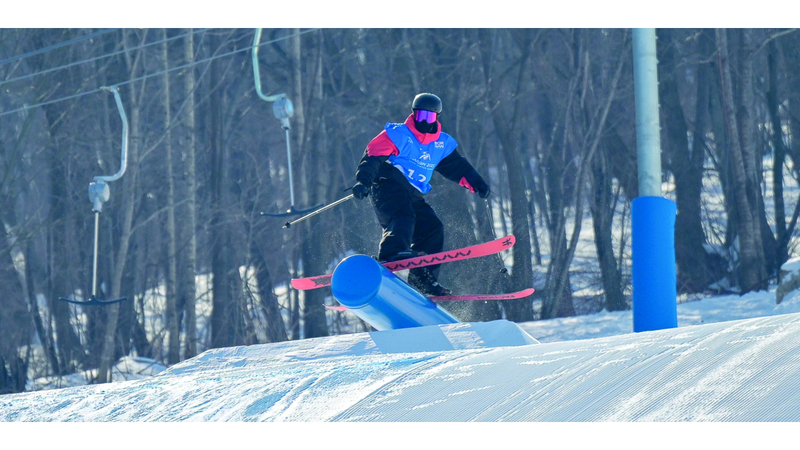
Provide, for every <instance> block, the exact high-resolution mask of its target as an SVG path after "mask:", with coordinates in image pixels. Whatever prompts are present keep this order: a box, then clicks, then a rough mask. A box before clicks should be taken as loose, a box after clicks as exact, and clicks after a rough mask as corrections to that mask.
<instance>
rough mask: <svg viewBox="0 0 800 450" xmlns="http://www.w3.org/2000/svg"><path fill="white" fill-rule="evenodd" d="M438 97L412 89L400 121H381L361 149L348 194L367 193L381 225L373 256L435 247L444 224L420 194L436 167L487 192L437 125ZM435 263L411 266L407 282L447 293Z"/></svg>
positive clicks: (394, 256) (393, 257) (389, 257)
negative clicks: (375, 133) (405, 114)
mask: <svg viewBox="0 0 800 450" xmlns="http://www.w3.org/2000/svg"><path fill="white" fill-rule="evenodd" d="M441 113H442V101H441V99H439V97H437V96H436V95H433V94H429V93H422V94H418V95H417V96H416V97H414V101H413V102H412V103H411V115H409V116H408V118H406V120H405V122H404V123H387V124H386V126H385V127H384V130H383V131H381V132H380V134H378V136H376V137H375V138H374V139H372V141H370V143H369V144H367V148H366V150H364V156H363V157H362V158H361V161H360V163H359V164H358V169H357V171H356V181H357V182H356V184H355V185H354V186H353V195H354V196H355V197H356V198H358V199H364V198H366V197H367V196H369V195H370V193H371V194H372V205H373V206H374V208H375V214H376V215H377V217H378V222H379V223H380V224H381V227H382V228H383V238H382V239H381V242H380V248H379V252H378V259H379V260H380V261H382V262H385V261H397V260H400V259H405V258H411V257H414V256H417V255H422V254H431V253H437V252H441V251H442V250H443V248H444V226H443V225H442V222H441V220H439V218H438V217H437V216H436V213H435V212H434V211H433V209H432V208H431V207H430V205H428V204H427V203H425V199H424V197H423V195H424V194H427V193H428V192H429V191H430V190H431V185H430V183H429V181H430V179H431V176H433V171H434V170H436V171H437V172H439V173H440V174H442V175H443V176H444V177H445V178H447V179H448V180H451V181H453V182H456V183H458V184H459V185H460V186H463V187H465V188H466V189H469V190H470V192H477V193H478V195H479V196H480V197H481V198H486V197H488V196H489V194H490V191H489V185H488V184H486V182H485V181H484V180H483V178H481V176H480V175H479V174H478V172H476V171H475V169H474V168H473V167H472V165H471V164H470V163H469V161H467V160H466V159H465V158H464V157H463V156H461V154H459V153H458V150H456V147H457V146H458V144H457V143H456V140H455V139H453V138H452V137H451V136H450V135H449V134H447V133H444V132H443V131H442V130H441V126H440V125H439V121H438V116H439V115H440V114H441ZM438 278H439V266H438V265H435V266H428V267H421V268H416V269H412V270H410V271H409V274H408V283H409V284H410V285H411V286H413V287H414V288H416V289H417V290H419V291H420V292H422V293H423V294H425V295H432V296H438V295H450V294H451V291H450V289H447V288H445V287H444V286H442V285H440V284H439V282H438Z"/></svg>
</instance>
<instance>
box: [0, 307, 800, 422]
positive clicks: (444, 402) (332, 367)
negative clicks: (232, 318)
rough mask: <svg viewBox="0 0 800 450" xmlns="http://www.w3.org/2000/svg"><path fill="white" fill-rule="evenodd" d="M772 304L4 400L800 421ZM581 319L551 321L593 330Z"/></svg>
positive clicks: (297, 348) (313, 354) (340, 345)
mask: <svg viewBox="0 0 800 450" xmlns="http://www.w3.org/2000/svg"><path fill="white" fill-rule="evenodd" d="M767 297H768V293H761V294H759V295H754V296H751V297H750V298H748V297H747V296H745V297H741V298H738V299H739V300H740V303H750V304H760V302H762V301H764V300H763V299H764V298H767ZM772 298H773V303H772V305H770V306H769V308H771V311H772V312H766V313H764V311H763V309H761V310H759V308H757V307H753V308H751V309H755V310H759V311H760V312H761V313H762V317H755V318H750V319H743V320H733V321H720V322H717V323H706V324H702V325H685V322H686V321H687V320H689V321H690V320H692V319H691V317H692V314H693V313H692V312H691V311H692V309H691V308H694V310H695V312H698V311H699V313H700V314H702V313H703V312H704V311H707V310H709V311H714V310H720V311H719V314H720V315H723V316H724V314H723V313H722V312H721V310H722V308H720V307H721V306H723V305H722V304H719V305H716V306H713V305H712V304H713V303H714V302H706V301H705V300H703V301H698V302H689V303H684V304H681V305H679V312H680V313H679V317H682V319H681V321H680V322H683V323H680V322H679V327H678V328H676V329H669V330H660V331H654V332H646V333H637V334H633V333H622V334H616V335H613V336H606V337H600V338H591V339H583V340H571V341H558V342H545V343H536V340H534V339H532V338H531V337H530V336H528V335H527V334H526V333H525V332H523V331H522V329H526V330H528V332H529V333H531V331H534V332H533V333H531V334H532V335H533V336H534V337H537V338H538V336H537V333H536V332H535V331H537V330H539V331H542V330H543V328H540V322H534V323H532V324H523V326H522V327H518V326H517V325H515V324H513V323H510V322H506V321H495V322H489V323H482V324H455V325H442V326H438V327H423V328H416V329H406V330H394V331H383V332H373V333H359V334H353V335H344V336H333V337H327V338H317V339H308V340H302V341H292V342H282V343H278V344H265V345H254V346H249V347H238V348H228V349H216V350H209V351H207V352H205V353H203V354H201V355H199V356H197V357H195V358H193V359H190V360H187V361H184V362H182V363H180V364H177V365H175V366H173V367H171V368H170V369H168V370H167V371H165V372H162V373H160V374H159V375H157V376H154V377H151V378H147V379H143V380H136V381H127V382H120V383H112V384H106V385H94V386H82V387H75V388H67V389H60V390H51V391H38V392H30V393H23V394H14V395H6V396H0V421H85V422H91V421H287V422H289V421H300V422H309V421H312V422H319V421H333V422H335V421H355V422H367V421H379V422H448V421H455V422H467V421H479V422H499V421H510V422H522V421H562V422H563V421H583V422H588V421H617V422H631V421H648V422H652V421H657V422H669V421H734V422H742V421H745V422H749V421H798V420H800V407H798V406H797V405H798V404H800V389H798V388H799V387H800V314H798V313H795V312H791V313H788V314H786V313H785V312H789V311H791V310H794V309H796V308H797V305H796V303H798V301H797V300H796V299H795V298H794V297H792V298H791V299H789V300H788V301H786V300H785V301H784V304H782V305H781V308H782V309H778V308H775V305H774V294H772ZM735 299H737V297H730V298H729V301H731V302H733V301H734V300H735ZM702 303H707V304H708V305H712V306H709V307H707V308H705V307H703V308H701V307H700V306H699V305H700V304H702ZM687 305H688V306H687ZM732 309H735V308H732ZM625 314H626V313H613V314H612V313H603V314H600V315H595V317H594V318H595V319H596V321H597V323H603V322H605V323H614V322H622V321H623V320H624V317H625ZM627 315H628V318H629V317H630V312H627ZM567 320H568V319H562V320H561V323H560V324H558V323H553V324H551V325H554V326H557V327H562V328H566V327H570V326H572V327H575V328H580V327H582V326H584V324H583V323H582V322H580V320H578V319H577V318H576V321H575V322H574V323H571V324H570V323H568V322H567ZM700 320H703V321H706V320H705V319H700ZM709 321H710V320H709ZM546 322H555V321H546ZM565 323H566V324H565ZM607 328H613V327H607ZM610 333H611V334H613V331H611V332H610ZM542 334H546V333H542ZM540 340H541V341H544V340H543V339H540Z"/></svg>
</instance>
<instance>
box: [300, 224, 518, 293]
mask: <svg viewBox="0 0 800 450" xmlns="http://www.w3.org/2000/svg"><path fill="white" fill-rule="evenodd" d="M515 242H516V239H515V238H514V236H513V235H508V236H506V237H503V238H500V239H495V240H494V241H490V242H485V243H483V244H478V245H471V246H469V247H464V248H458V249H455V250H448V251H445V252H441V253H433V254H430V255H422V256H416V257H414V258H408V259H401V260H399V261H392V262H386V263H383V267H386V268H387V269H389V270H391V271H392V272H397V271H398V270H406V269H413V268H416V267H425V266H431V265H434V264H441V263H446V262H453V261H460V260H462V259H470V258H478V257H480V256H487V255H492V254H494V253H500V252H502V251H503V250H506V249H508V248H511V246H513V245H514V243H515ZM331 277H333V275H331V274H328V275H317V276H315V277H308V278H294V279H292V287H293V288H295V289H298V290H301V291H307V290H309V289H317V288H321V287H325V286H330V285H331Z"/></svg>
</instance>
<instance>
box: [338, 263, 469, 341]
mask: <svg viewBox="0 0 800 450" xmlns="http://www.w3.org/2000/svg"><path fill="white" fill-rule="evenodd" d="M331 291H332V292H333V296H334V297H335V298H336V300H338V301H339V303H341V304H342V305H343V306H346V307H347V308H348V309H349V310H350V311H351V312H352V313H353V314H355V315H356V316H358V317H359V318H360V319H362V320H363V321H364V322H367V323H368V324H370V325H371V326H372V327H374V328H375V329H376V330H379V331H382V330H396V329H399V328H412V327H423V326H427V325H442V324H448V323H458V319H456V318H455V317H453V316H451V315H450V314H449V313H448V312H447V311H445V310H444V309H442V308H440V307H439V306H438V305H437V304H436V303H434V302H433V301H431V300H430V299H429V298H427V297H425V296H424V295H422V294H420V293H419V292H418V291H416V290H415V289H414V288H412V287H411V286H409V285H408V284H407V283H406V282H405V281H403V280H402V279H400V278H399V277H398V276H397V275H395V274H394V273H392V272H391V271H390V270H388V269H386V268H385V267H383V266H382V265H380V264H379V263H378V262H377V261H375V260H374V259H372V258H371V257H369V256H366V255H353V256H349V257H347V258H345V259H344V260H343V261H342V262H341V263H339V265H338V266H336V269H335V270H334V271H333V278H332V279H331Z"/></svg>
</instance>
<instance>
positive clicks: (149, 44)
mask: <svg viewBox="0 0 800 450" xmlns="http://www.w3.org/2000/svg"><path fill="white" fill-rule="evenodd" d="M208 30H210V28H201V29H198V30H195V31H191V32H189V33H184V34H181V35H178V36H173V37H171V38H167V39H161V40H158V41H155V42H149V43H147V44H142V45H139V46H137V47H131V48H128V49H125V50H118V51H115V52H111V53H107V54H105V55H100V56H94V57H92V58H88V59H84V60H81V61H75V62H72V63H69V64H65V65H63V66H58V67H52V68H50V69H44V70H42V71H39V72H34V73H29V74H27V75H21V76H19V77H16V78H10V79H8V80H2V81H0V85H4V84H6V83H13V82H15V81H20V80H27V79H28V78H33V77H35V76H38V75H44V74H46V73H50V72H55V71H57V70H61V69H68V68H70V67H74V66H77V65H80V64H84V63H88V62H93V61H97V60H99V59H103V58H110V57H112V56H117V55H121V54H123V53H125V52H130V51H133V50H139V49H142V48H146V47H152V46H153V45H158V44H163V43H164V42H169V41H173V40H175V39H180V38H183V37H186V36H189V35H191V34H196V33H201V32H203V31H208Z"/></svg>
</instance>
